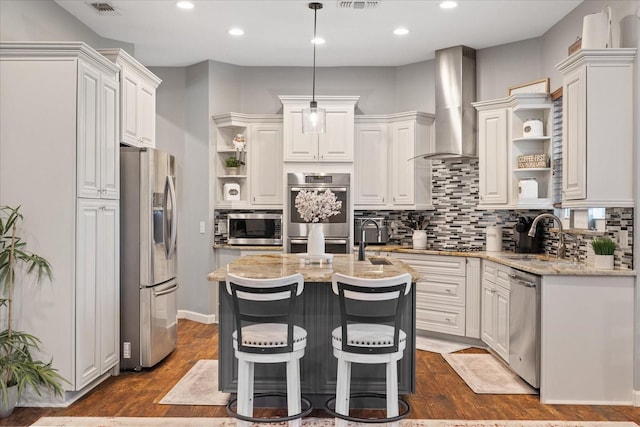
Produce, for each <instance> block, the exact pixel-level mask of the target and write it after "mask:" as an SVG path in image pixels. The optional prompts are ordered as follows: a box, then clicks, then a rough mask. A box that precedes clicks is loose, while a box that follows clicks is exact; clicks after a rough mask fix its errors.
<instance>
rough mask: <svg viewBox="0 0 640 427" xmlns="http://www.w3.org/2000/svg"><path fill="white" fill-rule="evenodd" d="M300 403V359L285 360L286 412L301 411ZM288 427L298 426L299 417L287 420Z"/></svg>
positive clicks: (294, 413) (297, 412)
mask: <svg viewBox="0 0 640 427" xmlns="http://www.w3.org/2000/svg"><path fill="white" fill-rule="evenodd" d="M301 410H302V409H301V404H300V359H293V360H289V361H288V362H287V411H288V412H287V414H288V415H296V414H299V413H300V411H301ZM288 425H289V427H298V426H300V419H299V418H298V419H297V420H293V421H289V423H288Z"/></svg>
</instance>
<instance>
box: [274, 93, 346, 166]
mask: <svg viewBox="0 0 640 427" xmlns="http://www.w3.org/2000/svg"><path fill="white" fill-rule="evenodd" d="M279 98H280V101H281V102H282V106H283V109H282V111H283V138H284V140H283V142H284V161H285V162H353V132H354V130H353V123H354V113H355V105H356V103H357V102H358V99H359V97H358V96H318V97H316V101H318V107H319V108H324V109H325V110H326V112H327V117H326V130H325V133H321V134H304V133H302V110H303V109H304V108H308V107H309V102H310V101H311V99H310V98H309V97H306V96H280V97H279Z"/></svg>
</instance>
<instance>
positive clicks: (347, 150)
mask: <svg viewBox="0 0 640 427" xmlns="http://www.w3.org/2000/svg"><path fill="white" fill-rule="evenodd" d="M353 132H354V131H353V107H352V108H351V111H349V110H347V109H337V108H334V109H332V108H327V126H326V129H325V133H324V134H319V144H318V156H319V158H320V160H324V161H330V162H352V161H353Z"/></svg>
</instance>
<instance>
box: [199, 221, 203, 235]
mask: <svg viewBox="0 0 640 427" xmlns="http://www.w3.org/2000/svg"><path fill="white" fill-rule="evenodd" d="M200 234H204V221H200Z"/></svg>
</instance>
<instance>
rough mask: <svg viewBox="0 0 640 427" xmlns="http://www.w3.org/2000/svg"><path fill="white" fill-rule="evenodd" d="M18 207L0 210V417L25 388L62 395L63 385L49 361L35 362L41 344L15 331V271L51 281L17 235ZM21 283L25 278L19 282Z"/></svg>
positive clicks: (45, 266) (42, 262) (45, 263)
mask: <svg viewBox="0 0 640 427" xmlns="http://www.w3.org/2000/svg"><path fill="white" fill-rule="evenodd" d="M19 209H20V207H17V208H12V207H9V206H0V287H1V289H2V295H1V296H0V309H2V310H4V311H5V313H2V316H1V318H2V322H3V325H2V326H3V327H4V328H5V329H4V330H3V331H2V332H0V417H8V416H9V415H11V413H12V412H13V409H14V408H15V406H16V404H17V402H18V400H19V399H20V396H21V395H22V392H23V391H24V390H25V386H31V388H33V390H35V391H36V393H38V394H39V395H40V394H41V388H42V389H45V390H49V391H51V392H53V393H55V394H56V395H62V392H63V389H62V386H61V383H62V382H63V381H66V380H65V379H64V378H63V377H62V376H61V375H60V374H59V373H58V372H57V370H56V369H54V368H53V367H52V366H51V363H52V361H49V362H48V363H45V362H43V361H41V360H34V359H33V356H32V354H31V352H32V351H38V350H39V346H40V340H39V339H38V338H36V337H35V336H33V335H31V334H28V333H26V332H23V331H17V330H14V329H13V328H14V323H15V322H14V319H13V317H12V316H13V294H14V290H15V287H16V286H19V283H20V281H21V280H17V281H16V279H17V278H16V270H17V267H18V266H19V265H20V264H22V265H23V266H24V267H25V269H24V270H22V269H20V271H24V272H25V273H24V275H30V274H34V275H35V276H36V279H37V281H40V279H41V278H43V277H48V278H51V265H50V264H49V262H48V261H47V260H46V259H44V258H43V257H41V256H39V255H36V254H34V253H33V252H29V251H27V250H26V249H25V248H26V242H25V241H24V240H23V239H22V238H21V237H19V236H18V235H17V226H18V223H19V222H20V221H22V219H23V217H22V214H20V212H19ZM22 279H24V278H22Z"/></svg>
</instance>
